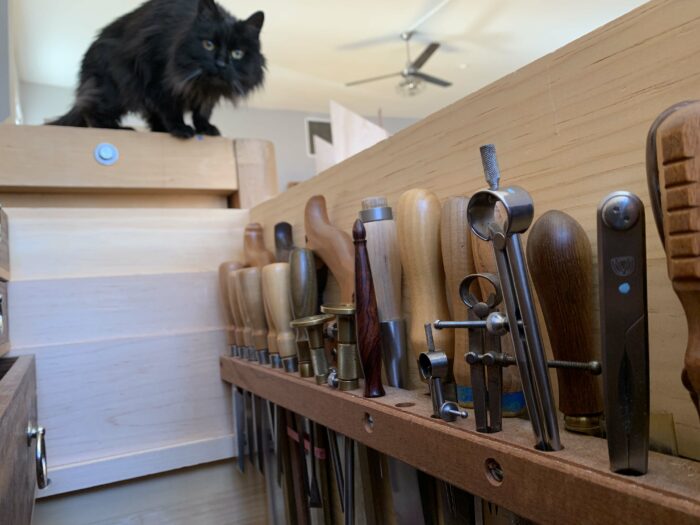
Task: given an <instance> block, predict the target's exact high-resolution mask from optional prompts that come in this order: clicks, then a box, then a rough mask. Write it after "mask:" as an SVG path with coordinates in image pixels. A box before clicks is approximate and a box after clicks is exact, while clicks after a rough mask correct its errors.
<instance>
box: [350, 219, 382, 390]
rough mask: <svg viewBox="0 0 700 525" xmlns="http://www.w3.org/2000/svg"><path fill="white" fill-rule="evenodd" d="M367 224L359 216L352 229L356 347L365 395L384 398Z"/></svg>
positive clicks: (379, 339)
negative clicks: (362, 374)
mask: <svg viewBox="0 0 700 525" xmlns="http://www.w3.org/2000/svg"><path fill="white" fill-rule="evenodd" d="M365 235H366V233H365V227H364V226H363V225H362V221H361V220H360V219H357V220H356V221H355V225H354V226H353V228H352V237H353V239H354V242H355V301H356V304H355V308H356V312H357V314H356V315H357V320H356V323H357V349H358V351H359V352H360V359H361V361H362V371H363V372H364V376H365V397H381V396H383V395H384V387H383V386H382V347H381V336H380V334H379V314H378V313H377V300H376V297H375V295H374V283H373V282H372V270H371V269H370V267H369V257H368V256H367V242H366V240H365Z"/></svg>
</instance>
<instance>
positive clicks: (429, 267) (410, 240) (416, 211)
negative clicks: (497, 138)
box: [396, 189, 454, 361]
mask: <svg viewBox="0 0 700 525" xmlns="http://www.w3.org/2000/svg"><path fill="white" fill-rule="evenodd" d="M440 213H441V206H440V201H439V200H438V198H437V196H436V195H435V194H434V193H433V192H431V191H428V190H422V189H413V190H409V191H407V192H405V193H404V194H403V195H401V198H400V199H399V205H398V207H397V217H396V226H397V228H398V233H399V250H400V254H401V266H402V267H403V272H404V281H405V283H406V288H407V290H408V297H409V306H408V312H409V323H410V324H409V342H410V346H411V351H412V353H413V356H414V358H415V359H416V360H417V359H418V356H419V355H420V354H421V352H423V351H425V348H426V343H425V327H424V325H425V323H432V322H433V321H435V320H436V319H448V318H449V315H450V313H449V311H448V309H447V300H446V298H445V273H444V270H443V266H442V251H441V249H440ZM434 339H435V347H436V348H437V349H438V350H441V351H443V352H445V353H446V354H447V356H448V358H449V359H450V361H452V359H453V357H454V332H453V331H452V330H439V331H436V332H435V334H434Z"/></svg>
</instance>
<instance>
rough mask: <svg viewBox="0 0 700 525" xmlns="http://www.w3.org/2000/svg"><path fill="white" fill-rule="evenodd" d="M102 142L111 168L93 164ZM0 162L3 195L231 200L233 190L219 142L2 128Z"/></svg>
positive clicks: (231, 162) (228, 150) (229, 163)
mask: <svg viewBox="0 0 700 525" xmlns="http://www.w3.org/2000/svg"><path fill="white" fill-rule="evenodd" d="M105 142H106V143H110V144H113V145H114V146H116V148H117V149H118V150H119V160H118V161H117V162H116V163H115V164H114V165H112V166H103V165H101V164H99V163H98V162H97V161H96V160H95V158H94V150H95V147H96V146H97V145H98V144H101V143H105ZM0 157H2V158H3V159H4V161H3V169H2V174H1V175H0V186H2V188H3V190H4V191H8V190H12V191H22V192H38V193H41V192H47V191H60V190H68V191H75V190H76V189H78V188H80V189H82V190H91V191H93V192H95V191H97V190H100V191H107V190H112V191H113V190H118V189H127V190H130V191H134V190H158V191H161V192H167V191H190V192H202V193H204V192H208V193H212V192H217V193H222V194H231V193H233V192H234V191H236V190H237V189H238V177H237V169H236V160H235V157H234V152H233V144H232V141H231V140H230V139H225V138H223V137H206V138H204V139H202V140H186V141H182V140H178V139H175V138H173V137H171V136H170V135H168V134H167V133H135V132H133V131H123V130H107V129H82V128H66V127H57V126H2V128H0ZM47 168H48V169H47Z"/></svg>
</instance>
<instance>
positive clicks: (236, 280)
mask: <svg viewBox="0 0 700 525" xmlns="http://www.w3.org/2000/svg"><path fill="white" fill-rule="evenodd" d="M245 271H246V268H243V269H240V270H235V271H233V272H232V273H231V274H230V280H229V289H230V290H233V291H234V294H235V299H236V304H237V305H238V310H237V313H238V314H239V315H240V320H241V323H242V326H243V329H242V330H241V335H242V339H243V346H248V347H251V348H252V347H253V321H252V319H251V317H250V313H249V312H248V306H247V303H246V300H245V298H244V284H243V272H245Z"/></svg>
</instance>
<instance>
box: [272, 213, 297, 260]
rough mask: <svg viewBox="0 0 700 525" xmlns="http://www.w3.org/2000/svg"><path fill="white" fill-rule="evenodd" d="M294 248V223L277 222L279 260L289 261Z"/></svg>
mask: <svg viewBox="0 0 700 525" xmlns="http://www.w3.org/2000/svg"><path fill="white" fill-rule="evenodd" d="M293 249H294V236H293V233H292V225H291V224H289V223H288V222H278V223H277V224H275V257H276V258H277V262H289V254H290V253H291V252H292V250H293Z"/></svg>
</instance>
